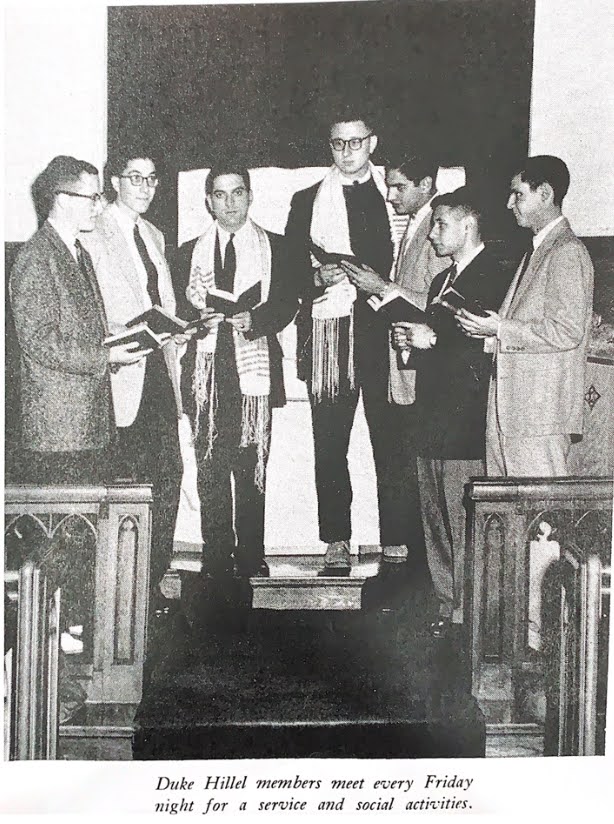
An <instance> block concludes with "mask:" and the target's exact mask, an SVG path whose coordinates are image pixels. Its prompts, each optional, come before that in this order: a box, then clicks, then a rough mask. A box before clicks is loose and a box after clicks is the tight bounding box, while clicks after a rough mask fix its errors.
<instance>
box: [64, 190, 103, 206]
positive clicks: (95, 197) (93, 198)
mask: <svg viewBox="0 0 614 824" xmlns="http://www.w3.org/2000/svg"><path fill="white" fill-rule="evenodd" d="M56 195H68V196H69V197H84V198H85V199H86V200H90V201H91V202H92V203H93V204H94V205H95V206H97V205H98V204H99V203H100V202H101V201H102V195H100V194H98V192H96V193H95V194H93V195H82V194H81V193H80V192H67V191H65V190H64V189H60V190H59V191H57V192H56Z"/></svg>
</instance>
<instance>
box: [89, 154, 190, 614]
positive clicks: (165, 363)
mask: <svg viewBox="0 0 614 824" xmlns="http://www.w3.org/2000/svg"><path fill="white" fill-rule="evenodd" d="M106 176H107V178H108V183H109V184H110V191H111V193H112V194H114V195H115V199H114V202H112V203H111V204H110V205H109V206H107V207H106V209H104V211H103V212H102V213H101V214H100V215H99V217H98V218H97V220H96V226H95V228H94V231H93V232H90V233H89V235H88V236H87V237H84V243H85V244H86V245H87V248H88V250H89V251H90V254H91V256H92V261H93V264H94V269H95V271H96V277H97V279H98V283H99V284H100V291H101V293H102V297H103V300H104V305H105V309H106V313H107V318H108V321H109V326H110V328H111V331H112V332H115V331H120V330H121V329H123V328H124V326H125V324H126V323H127V322H129V321H130V320H132V319H133V318H135V317H137V316H138V315H140V314H142V313H143V312H145V311H146V310H147V309H150V308H151V307H152V306H153V305H159V306H162V308H163V309H166V310H167V311H168V312H170V313H171V314H175V296H174V294H173V286H172V282H171V276H170V272H169V269H168V265H167V262H166V258H165V254H164V237H163V235H162V233H161V232H160V231H159V230H158V229H157V228H156V227H155V226H154V225H153V224H152V223H150V222H149V221H148V220H145V218H144V217H143V215H144V214H145V212H147V210H148V208H149V206H150V204H151V202H152V200H153V198H154V195H155V193H156V188H157V185H158V177H157V175H156V168H155V164H154V162H153V160H152V159H151V158H150V157H149V154H148V153H147V152H146V151H138V150H136V151H135V150H128V151H124V152H121V153H119V154H117V155H116V156H113V157H110V158H109V160H108V162H107V167H106ZM111 388H112V395H113V405H114V409H115V417H116V421H117V426H118V437H117V442H116V444H115V448H114V453H113V466H112V473H113V475H114V476H115V478H119V479H130V480H132V481H134V482H137V483H151V484H152V485H153V489H152V494H153V518H152V554H151V586H152V591H153V593H154V596H155V604H154V607H158V608H160V606H161V605H164V599H163V598H162V596H161V594H160V592H159V590H158V584H159V583H160V581H161V579H162V577H163V576H164V573H165V572H166V570H167V569H168V567H169V563H170V559H171V553H172V546H173V535H174V529H175V520H176V516H177V508H178V505H179V492H180V485H181V478H182V473H183V464H182V461H181V452H180V448H179V435H178V428H177V425H178V418H179V416H180V414H181V398H180V392H179V358H178V345H177V342H176V341H174V340H169V341H168V343H167V344H166V345H164V346H163V347H162V349H160V350H158V351H156V352H152V353H150V354H149V355H147V357H146V358H141V359H140V360H139V361H138V362H137V363H135V364H132V365H129V366H123V367H121V368H120V369H118V370H115V371H114V373H113V374H112V376H111Z"/></svg>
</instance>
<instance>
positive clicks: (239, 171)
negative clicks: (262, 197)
mask: <svg viewBox="0 0 614 824" xmlns="http://www.w3.org/2000/svg"><path fill="white" fill-rule="evenodd" d="M221 175H238V176H239V177H240V178H242V180H243V183H244V184H245V188H246V189H247V191H248V192H251V189H252V182H251V179H250V176H249V171H248V170H247V169H246V168H245V167H244V166H241V165H240V164H239V163H233V162H232V161H230V162H229V163H218V164H216V165H215V166H212V167H211V171H210V172H209V174H208V175H207V179H206V180H205V194H208V195H212V194H213V184H214V183H215V179H216V177H220V176H221Z"/></svg>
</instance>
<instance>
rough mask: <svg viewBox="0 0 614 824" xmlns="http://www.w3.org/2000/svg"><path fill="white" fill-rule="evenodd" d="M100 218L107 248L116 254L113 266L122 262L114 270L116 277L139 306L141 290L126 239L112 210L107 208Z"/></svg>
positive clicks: (141, 298) (141, 299) (141, 300)
mask: <svg viewBox="0 0 614 824" xmlns="http://www.w3.org/2000/svg"><path fill="white" fill-rule="evenodd" d="M100 217H101V220H102V222H103V226H104V233H105V235H106V236H107V242H108V244H109V247H110V248H111V249H114V250H116V251H117V254H116V255H114V265H116V264H117V261H122V265H121V266H119V267H117V269H116V272H117V275H118V276H119V277H122V278H123V279H124V280H125V282H126V284H127V285H128V287H129V288H130V290H131V291H132V293H133V294H134V296H135V298H136V300H137V303H138V305H139V306H140V305H141V304H142V302H143V297H142V292H143V290H142V288H141V284H140V282H139V276H138V274H137V271H136V269H135V266H134V264H133V261H132V252H131V251H130V248H129V247H128V243H127V241H126V237H125V235H124V233H123V232H122V230H121V229H120V227H119V224H118V223H117V221H116V220H115V217H114V216H113V212H112V210H110V209H109V208H108V207H107V208H106V209H105V210H104V212H103V213H102V214H101V216H100Z"/></svg>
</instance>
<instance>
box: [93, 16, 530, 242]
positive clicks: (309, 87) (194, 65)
mask: <svg viewBox="0 0 614 824" xmlns="http://www.w3.org/2000/svg"><path fill="white" fill-rule="evenodd" d="M533 16H534V0H403V1H401V0H396V2H359V3H325V4H317V3H312V4H288V5H283V4H278V5H268V4H267V5H256V6H249V5H240V6H173V7H164V6H158V7H115V8H110V9H109V52H108V54H109V57H108V93H109V107H108V139H109V146H110V148H112V147H114V146H116V145H117V144H119V145H122V144H127V143H128V144H132V143H141V142H142V141H143V140H146V141H147V142H148V143H149V144H150V145H151V147H152V149H153V150H154V151H155V152H157V153H158V155H159V157H161V158H162V159H163V160H164V170H163V172H164V177H163V182H164V188H163V189H161V190H160V192H159V196H158V197H157V198H156V200H155V201H154V204H153V206H152V213H151V217H152V219H153V220H154V222H157V223H158V224H159V225H160V227H161V228H162V229H163V230H164V231H165V232H166V233H167V236H168V239H169V241H170V242H171V243H172V242H173V240H174V239H175V237H176V175H177V172H178V171H180V170H182V169H190V168H202V167H206V166H210V165H211V163H212V161H213V160H214V159H216V158H217V157H219V156H220V155H222V156H225V155H232V154H235V153H238V154H239V155H241V156H242V157H243V158H244V160H245V162H246V165H247V166H250V167H256V166H268V165H276V166H286V167H294V166H306V165H328V163H330V152H329V149H328V145H327V143H326V138H327V124H328V121H329V118H330V117H331V116H332V117H334V116H335V113H336V112H337V111H338V110H339V108H340V107H344V106H345V105H350V106H356V107H357V108H358V109H359V110H367V112H368V113H369V114H371V115H372V117H373V119H374V122H375V124H376V129H377V132H378V134H379V136H380V148H379V149H378V151H377V153H376V155H375V157H374V159H375V160H376V161H377V160H380V161H381V160H383V159H384V158H385V156H386V154H387V152H389V151H391V150H393V149H394V148H396V147H397V146H400V147H404V148H406V149H412V150H416V151H425V150H429V151H432V152H434V153H435V155H436V157H437V159H438V160H439V161H440V164H441V165H463V166H465V167H466V168H467V170H468V174H469V176H470V178H471V179H472V180H475V181H478V182H486V183H487V184H488V186H487V188H488V189H490V190H491V191H492V192H496V193H497V197H496V198H495V201H496V202H497V203H498V208H496V209H494V210H492V211H491V226H492V228H493V231H494V232H495V234H499V235H500V234H505V232H506V230H507V229H508V228H509V227H510V226H511V223H510V222H509V220H508V219H507V217H506V215H505V210H504V208H503V206H504V199H505V189H506V188H507V184H508V181H509V176H510V174H511V173H513V171H514V169H515V166H516V164H517V162H518V160H520V159H521V158H522V157H525V156H526V154H527V148H528V126H529V99H530V89H531V65H532V56H533ZM502 202H503V206H502V205H501V203H502Z"/></svg>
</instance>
